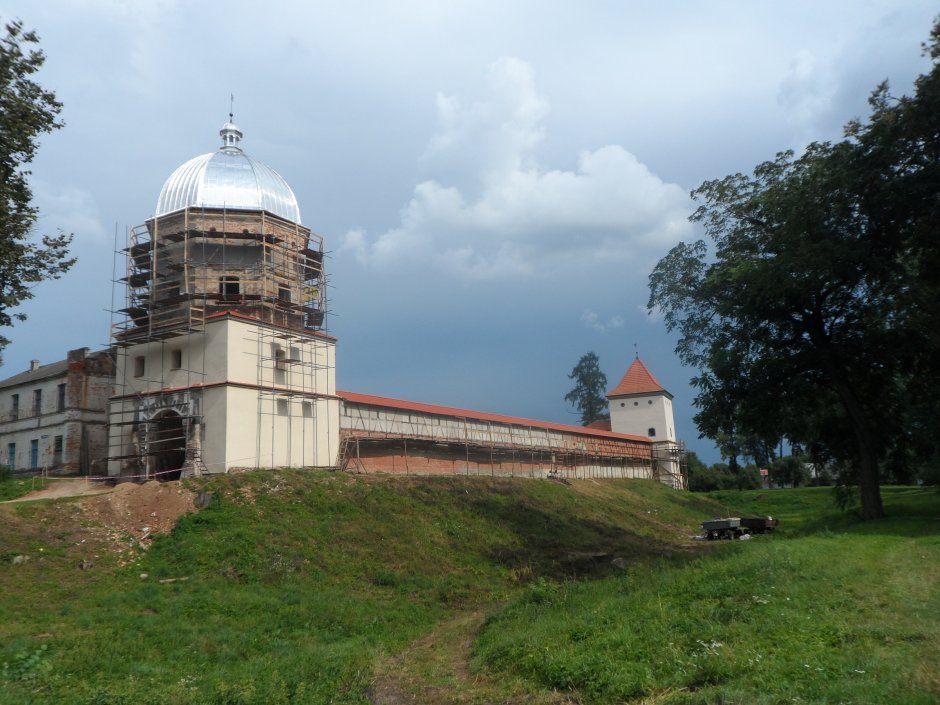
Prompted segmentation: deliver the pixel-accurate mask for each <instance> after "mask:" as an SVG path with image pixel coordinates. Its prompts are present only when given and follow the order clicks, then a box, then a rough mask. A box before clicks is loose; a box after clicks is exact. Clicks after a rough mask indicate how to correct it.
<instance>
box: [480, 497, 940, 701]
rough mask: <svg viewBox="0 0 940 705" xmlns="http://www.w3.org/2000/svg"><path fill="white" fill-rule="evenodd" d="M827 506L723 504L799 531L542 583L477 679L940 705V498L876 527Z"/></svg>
mask: <svg viewBox="0 0 940 705" xmlns="http://www.w3.org/2000/svg"><path fill="white" fill-rule="evenodd" d="M825 496H826V495H825V490H816V489H810V490H799V491H791V490H787V491H774V492H766V493H761V492H750V493H720V494H719V495H718V499H719V500H720V501H721V502H722V504H723V505H724V506H725V507H726V508H730V509H732V510H733V513H744V512H742V511H741V510H742V509H745V508H746V509H748V510H751V509H753V512H748V513H755V514H771V515H779V516H780V517H781V521H782V525H781V526H782V529H783V530H782V531H781V532H780V534H779V535H777V536H775V537H761V538H758V539H754V540H751V541H747V542H741V541H738V542H732V543H728V544H724V543H721V545H720V546H719V548H720V549H721V550H720V551H719V553H718V554H717V555H714V556H709V557H707V558H703V559H700V560H697V561H694V562H692V563H690V564H687V565H684V566H680V567H676V566H663V567H655V568H652V569H650V568H641V569H637V570H635V571H631V572H630V573H629V574H628V575H626V576H622V577H616V578H607V579H604V580H596V581H580V582H568V583H565V584H562V585H554V584H543V583H536V584H534V585H532V586H530V587H529V588H528V590H527V591H526V592H525V593H524V595H523V596H522V597H521V598H519V599H517V600H515V601H514V602H513V603H512V604H511V605H510V606H509V607H508V608H506V609H505V610H502V611H500V612H498V613H496V614H495V615H494V616H493V617H492V618H491V619H490V620H489V621H488V622H487V624H486V625H485V627H484V629H483V630H482V632H481V634H480V636H479V638H478V639H477V643H476V663H477V667H478V668H487V669H495V670H497V671H501V672H505V673H509V674H513V675H515V676H517V677H522V678H524V679H526V680H527V681H529V682H530V683H531V685H532V686H533V687H538V688H545V689H559V690H563V691H571V692H574V693H577V694H578V695H579V696H580V697H582V698H583V699H584V702H597V703H615V702H629V701H630V700H632V699H641V698H655V702H658V703H675V704H679V703H683V704H691V703H754V704H761V703H768V704H769V703H784V702H788V703H789V702H804V703H805V702H809V703H911V704H914V703H924V704H925V705H926V704H927V703H935V702H937V699H938V697H940V678H938V676H937V675H936V671H935V664H936V663H938V662H940V591H938V590H937V589H936V585H937V584H938V579H940V496H938V495H937V494H936V493H935V492H933V491H929V492H928V491H925V490H919V489H908V488H888V489H886V491H885V499H886V503H887V506H888V513H889V515H890V518H888V519H885V520H882V521H879V522H872V523H867V524H860V523H859V522H857V520H853V519H852V517H851V515H844V514H839V513H836V512H834V511H833V510H832V509H831V508H830V506H829V503H828V501H827V500H826V499H825ZM832 527H837V529H838V530H833V528H832ZM788 535H789V536H790V538H787V536H788Z"/></svg>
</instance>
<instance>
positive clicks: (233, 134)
mask: <svg viewBox="0 0 940 705" xmlns="http://www.w3.org/2000/svg"><path fill="white" fill-rule="evenodd" d="M229 99H230V100H229V105H228V122H227V123H225V124H224V125H222V129H221V130H219V135H221V137H222V147H221V149H222V151H226V152H227V151H235V152H240V151H242V148H241V147H239V146H238V143H239V142H241V139H242V137H244V134H242V131H241V130H239V129H238V126H237V125H236V124H235V123H234V122H232V121H233V120H234V119H235V115H234V112H235V95H234V94H231V93H230V94H229Z"/></svg>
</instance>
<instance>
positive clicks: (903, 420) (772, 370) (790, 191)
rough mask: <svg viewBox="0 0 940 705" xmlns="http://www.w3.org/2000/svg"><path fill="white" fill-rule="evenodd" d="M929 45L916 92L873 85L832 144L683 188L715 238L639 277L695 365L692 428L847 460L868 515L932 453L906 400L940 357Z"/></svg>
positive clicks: (922, 416) (938, 119) (934, 78)
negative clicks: (885, 486) (888, 466)
mask: <svg viewBox="0 0 940 705" xmlns="http://www.w3.org/2000/svg"><path fill="white" fill-rule="evenodd" d="M932 38H933V42H932V44H931V46H930V48H929V52H930V55H931V57H932V58H933V69H932V71H931V72H930V73H929V74H926V75H924V76H922V77H920V79H918V81H917V84H916V90H915V94H914V95H913V96H912V97H904V98H901V99H894V98H892V97H891V96H890V94H889V92H888V87H887V85H886V84H885V85H882V86H879V87H878V89H876V91H875V92H874V93H873V95H872V98H871V105H872V113H871V116H870V117H869V119H868V120H867V121H865V122H861V121H855V122H853V123H851V124H850V125H849V126H848V128H847V131H846V139H844V140H843V141H841V142H838V143H835V144H831V143H821V144H812V145H810V146H809V147H808V148H807V149H806V151H805V153H804V154H803V155H802V156H800V157H798V158H796V157H795V156H794V155H793V154H792V153H791V152H783V153H781V154H778V155H777V157H776V158H775V159H774V160H772V161H769V162H765V163H763V164H760V165H759V166H757V168H756V169H755V170H754V172H753V175H751V176H745V175H742V174H734V175H732V176H728V177H725V178H724V179H718V180H714V181H707V182H705V183H704V184H702V185H701V186H700V187H699V188H698V189H696V190H695V191H693V193H692V195H693V198H695V199H696V200H697V201H698V203H699V205H698V208H697V210H696V211H695V213H694V214H693V216H692V220H693V221H694V222H698V223H700V224H701V225H702V226H703V228H704V231H705V234H706V236H707V237H708V239H709V240H710V242H706V241H698V242H695V243H691V244H686V243H680V244H679V245H677V246H676V247H674V248H673V249H672V250H671V251H670V252H669V254H668V255H667V256H666V257H665V258H663V259H662V260H661V261H660V262H659V264H657V266H656V267H655V269H654V271H653V273H652V274H651V275H650V293H651V295H650V301H649V305H650V307H651V308H654V307H656V308H659V309H662V310H663V311H664V313H665V321H666V325H667V327H668V328H669V330H671V331H678V333H679V342H678V346H677V352H678V354H679V356H680V358H681V359H682V360H683V362H685V363H686V364H688V365H691V366H694V367H696V368H698V369H699V370H700V373H699V374H698V376H696V377H695V378H694V379H693V384H694V385H695V386H696V387H697V389H698V396H697V398H696V403H697V405H698V406H699V408H700V412H699V414H698V415H697V416H696V421H697V423H698V425H699V428H700V430H701V431H702V432H703V433H704V434H705V435H707V436H709V437H711V438H718V437H722V438H726V439H727V438H729V437H730V438H732V439H734V438H741V437H745V436H746V437H751V438H758V439H763V440H764V441H765V442H772V441H773V440H775V439H779V438H781V437H784V436H785V437H788V438H790V439H791V441H793V442H796V443H799V444H800V445H802V446H804V447H806V448H808V449H810V450H811V452H813V453H815V454H817V455H818V456H823V457H828V458H831V459H835V460H842V461H847V462H848V463H849V464H850V465H851V467H853V468H854V469H855V472H856V474H857V480H858V483H859V487H860V490H861V500H862V501H861V505H862V514H863V516H864V517H866V518H876V517H880V516H882V515H883V508H882V504H881V496H880V490H879V485H880V472H881V467H882V466H883V465H884V464H885V462H886V461H887V460H888V459H889V458H891V457H892V455H895V454H897V453H899V452H900V451H901V450H904V451H905V452H908V453H910V452H911V448H914V449H915V452H919V453H930V452H935V445H933V444H935V442H936V427H935V425H934V424H935V423H936V421H937V415H936V412H935V411H933V410H932V409H933V407H932V406H931V407H930V408H926V407H923V408H921V409H919V410H918V409H917V407H916V405H913V404H911V403H910V400H911V398H912V395H917V396H919V395H921V394H923V393H924V392H925V390H926V389H928V388H932V389H933V390H935V391H936V390H937V389H938V376H937V369H938V365H937V363H938V362H940V360H938V349H940V345H938V328H940V325H938V324H940V319H938V309H937V307H938V301H940V297H938V294H940V287H938V275H937V272H938V271H940V266H938V265H940V259H938V245H937V240H938V237H937V234H938V233H940V220H938V212H940V180H938V169H940V68H938V58H940V23H938V25H937V26H935V27H934V31H933V34H932ZM918 430H920V431H921V433H920V434H919V437H918V434H917V433H916V431H918ZM912 432H913V433H912Z"/></svg>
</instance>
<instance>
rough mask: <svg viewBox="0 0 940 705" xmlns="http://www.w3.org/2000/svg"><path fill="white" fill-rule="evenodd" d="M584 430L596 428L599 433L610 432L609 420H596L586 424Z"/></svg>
mask: <svg viewBox="0 0 940 705" xmlns="http://www.w3.org/2000/svg"><path fill="white" fill-rule="evenodd" d="M585 428H596V429H598V430H599V431H609V430H610V419H597V420H596V421H592V422H591V423H589V424H587V425H586V426H585Z"/></svg>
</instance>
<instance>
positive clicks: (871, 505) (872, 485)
mask: <svg viewBox="0 0 940 705" xmlns="http://www.w3.org/2000/svg"><path fill="white" fill-rule="evenodd" d="M829 366H830V376H831V377H832V381H833V383H834V384H835V387H836V391H837V393H838V394H839V398H840V399H841V400H842V406H843V407H844V408H845V411H846V413H847V414H848V416H849V420H850V421H851V423H852V431H853V433H854V434H855V448H856V451H857V455H858V489H859V494H860V495H861V499H862V519H880V518H881V517H883V516H884V515H885V510H884V505H882V503H881V477H880V474H879V470H878V454H877V452H876V451H875V447H874V444H873V443H872V440H871V431H870V430H869V428H868V419H867V418H866V417H865V412H864V411H863V410H862V405H861V403H859V400H858V396H857V395H856V394H855V390H854V389H853V388H852V385H851V383H850V382H849V380H848V379H847V377H846V375H845V371H844V370H843V369H842V368H841V366H839V365H838V364H836V363H835V361H833V360H832V359H831V358H830V360H829Z"/></svg>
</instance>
